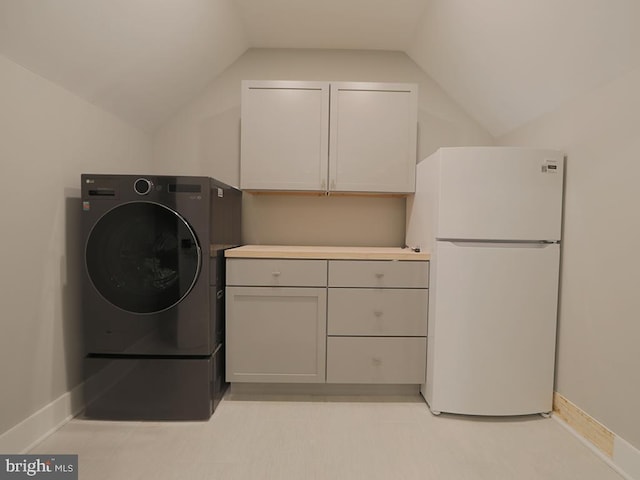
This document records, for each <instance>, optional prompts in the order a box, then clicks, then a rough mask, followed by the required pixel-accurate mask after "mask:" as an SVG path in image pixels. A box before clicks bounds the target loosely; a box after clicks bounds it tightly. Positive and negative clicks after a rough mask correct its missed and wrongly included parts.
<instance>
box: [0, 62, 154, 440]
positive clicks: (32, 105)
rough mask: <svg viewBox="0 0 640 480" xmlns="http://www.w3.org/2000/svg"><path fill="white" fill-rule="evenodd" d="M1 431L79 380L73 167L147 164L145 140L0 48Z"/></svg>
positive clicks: (121, 168) (76, 176)
mask: <svg viewBox="0 0 640 480" xmlns="http://www.w3.org/2000/svg"><path fill="white" fill-rule="evenodd" d="M0 159H1V160H0V161H1V162H2V163H1V168H2V170H1V171H2V180H1V181H0V218H1V219H2V243H1V246H2V248H0V265H1V266H2V273H1V274H0V306H1V307H2V308H1V310H0V325H1V330H0V332H1V333H0V352H1V356H2V361H1V362H0V379H1V380H0V383H1V385H2V386H1V387H0V392H1V393H0V434H2V433H3V432H5V431H7V430H8V429H10V428H11V427H12V426H14V425H16V424H18V423H19V422H21V421H22V420H24V419H25V418H27V417H28V416H30V415H31V414H32V413H34V412H35V411H36V410H38V409H40V408H41V407H43V406H45V405H48V404H49V403H51V402H52V401H53V400H55V399H57V398H58V397H60V396H61V395H63V394H65V393H66V392H68V391H70V390H71V389H72V388H73V387H74V386H76V385H77V384H79V383H80V381H81V366H82V363H81V359H82V355H83V345H82V336H81V323H80V313H79V308H80V296H79V293H80V292H79V290H80V285H79V269H80V267H81V258H82V257H81V250H82V245H81V241H80V238H79V236H80V231H79V221H80V174H81V173H83V172H130V171H134V170H135V171H144V170H148V169H149V168H150V167H151V140H150V138H149V136H148V135H146V134H144V133H142V132H141V131H139V130H137V129H135V128H132V127H129V126H127V125H126V124H124V123H123V122H121V121H120V120H117V119H116V118H115V117H113V116H111V115H109V114H107V113H104V112H103V111H101V110H100V109H98V108H96V107H94V106H92V105H90V104H88V103H86V102H85V101H83V100H81V99H79V98H78V97H76V96H74V95H72V94H71V93H69V92H67V91H65V90H63V89H61V88H60V87H58V86H56V85H54V84H52V83H50V82H49V81H47V80H45V79H43V78H41V77H39V76H37V75H35V74H33V73H31V72H30V71H28V70H25V69H24V68H22V67H20V66H18V65H16V64H15V63H13V62H11V61H10V60H8V59H6V58H5V57H3V56H0Z"/></svg>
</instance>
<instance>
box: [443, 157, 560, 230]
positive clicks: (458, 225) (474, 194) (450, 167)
mask: <svg viewBox="0 0 640 480" xmlns="http://www.w3.org/2000/svg"><path fill="white" fill-rule="evenodd" d="M435 161H439V162H440V165H439V168H438V171H439V192H440V194H439V198H438V205H439V206H438V213H437V218H438V224H437V227H436V232H435V236H436V237H437V238H441V239H495V240H503V239H512V240H558V239H560V224H561V215H562V185H563V170H564V158H563V156H562V154H561V153H559V152H557V151H553V150H539V149H530V148H516V147H477V148H443V149H441V150H440V154H439V155H438V156H436V160H435Z"/></svg>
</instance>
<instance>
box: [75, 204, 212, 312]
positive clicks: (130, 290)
mask: <svg viewBox="0 0 640 480" xmlns="http://www.w3.org/2000/svg"><path fill="white" fill-rule="evenodd" d="M85 259H86V266H87V272H88V274H89V278H90V279H91V282H92V283H93V285H94V287H95V288H96V289H97V290H98V292H99V293H100V294H101V295H102V296H103V297H104V298H105V300H107V301H108V302H109V303H111V304H113V305H115V306H116V307H119V308H121V309H123V310H126V311H127V312H131V313H140V314H150V313H157V312H161V311H163V310H167V309H169V308H171V307H173V306H174V305H176V304H177V303H179V302H180V301H181V300H182V299H183V298H184V297H185V296H186V295H188V294H189V292H190V291H191V288H192V287H193V285H194V284H195V282H196V280H197V278H198V274H199V273H200V265H201V251H200V246H199V244H198V240H197V238H196V235H195V233H194V231H193V230H192V229H191V227H190V226H189V224H188V223H187V222H186V220H185V219H184V218H183V217H182V216H180V215H179V214H178V213H177V212H175V211H174V210H171V209H170V208H168V207H166V206H164V205H160V204H158V203H151V202H132V203H125V204H122V205H119V206H117V207H115V208H113V209H111V210H109V211H108V212H107V213H105V214H104V215H103V216H102V218H100V220H98V222H97V223H96V224H95V226H94V227H93V229H92V230H91V233H90V234H89V238H88V239H87V245H86V252H85Z"/></svg>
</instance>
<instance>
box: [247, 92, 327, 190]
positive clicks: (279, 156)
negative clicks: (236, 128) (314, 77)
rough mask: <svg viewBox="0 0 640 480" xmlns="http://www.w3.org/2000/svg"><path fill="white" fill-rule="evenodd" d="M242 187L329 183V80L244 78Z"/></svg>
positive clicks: (297, 187)
mask: <svg viewBox="0 0 640 480" xmlns="http://www.w3.org/2000/svg"><path fill="white" fill-rule="evenodd" d="M241 115H242V120H241V121H242V128H241V130H242V132H241V133H242V134H241V145H240V151H241V157H242V158H241V162H240V188H242V189H247V190H294V191H295V190H302V191H304V190H312V191H325V190H326V188H327V168H328V167H327V162H328V148H329V145H328V142H327V139H328V137H329V84H328V83H326V82H284V81H271V82H262V81H245V82H242V107H241Z"/></svg>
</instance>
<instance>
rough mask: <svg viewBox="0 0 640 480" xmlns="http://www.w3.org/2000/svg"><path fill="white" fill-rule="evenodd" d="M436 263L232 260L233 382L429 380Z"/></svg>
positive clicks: (230, 334)
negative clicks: (433, 266) (430, 280)
mask: <svg viewBox="0 0 640 480" xmlns="http://www.w3.org/2000/svg"><path fill="white" fill-rule="evenodd" d="M428 278H429V262H427V261H389V260H375V261H371V260H366V261H365V260H284V259H228V260H227V285H228V286H227V290H226V292H227V299H226V302H227V303H226V305H227V312H226V336H227V343H226V345H227V357H226V359H227V366H226V373H227V375H226V380H227V381H229V382H254V383H325V382H326V383H342V384H344V383H349V384H422V383H424V381H425V371H426V358H427V354H426V349H427V302H428V294H427V292H428V290H427V288H428Z"/></svg>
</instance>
